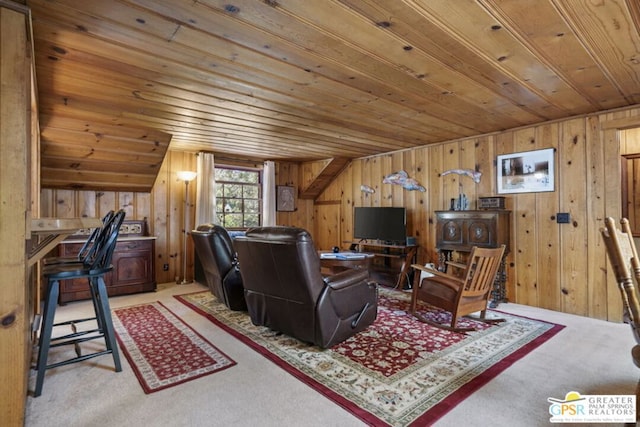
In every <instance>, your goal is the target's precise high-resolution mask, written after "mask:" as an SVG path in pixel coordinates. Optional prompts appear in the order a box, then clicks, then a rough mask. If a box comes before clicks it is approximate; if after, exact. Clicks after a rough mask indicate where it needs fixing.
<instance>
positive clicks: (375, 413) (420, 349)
mask: <svg viewBox="0 0 640 427" xmlns="http://www.w3.org/2000/svg"><path fill="white" fill-rule="evenodd" d="M176 298H177V299H178V300H180V301H182V302H183V303H184V304H186V305H188V306H189V307H192V308H193V309H194V310H196V311H197V312H199V313H200V314H202V315H204V316H206V317H207V318H208V319H210V320H211V321H212V322H214V323H215V324H217V325H219V326H220V327H221V328H223V329H225V330H226V331H228V332H229V333H231V334H232V335H234V336H235V337H237V338H238V339H240V340H241V341H242V342H244V343H245V344H247V345H249V346H250V347H251V348H253V349H254V350H256V351H257V352H259V353H260V354H262V355H264V356H265V357H267V358H269V359H270V360H271V361H273V362H274V363H276V364H277V365H278V366H280V367H282V368H283V369H285V370H287V371H288V372H289V373H291V374H292V375H294V376H295V377H297V378H298V379H300V380H301V381H303V382H305V383H306V384H308V385H310V386H311V387H313V388H314V389H316V390H317V391H319V392H320V393H323V394H324V395H325V396H327V397H328V398H330V399H332V400H333V401H334V402H336V403H338V404H339V405H341V406H343V407H344V408H345V409H347V410H349V411H350V412H351V413H353V414H354V415H356V416H357V417H359V418H360V419H362V420H363V421H365V422H366V423H368V424H370V425H376V426H379V425H391V426H409V425H421V426H422V425H430V424H432V423H434V422H435V421H436V420H437V419H439V418H440V417H442V416H443V415H444V414H445V413H447V412H448V411H450V410H451V409H452V408H453V407H455V405H457V404H458V403H460V402H461V401H462V400H463V399H465V398H466V397H468V396H469V395H470V394H471V393H473V392H474V391H476V390H478V389H479V388H480V387H481V386H482V385H484V384H486V383H487V382H489V381H490V380H491V379H492V378H495V377H496V376H497V375H498V374H499V373H501V372H502V371H504V370H505V369H506V368H508V367H509V366H510V365H511V364H513V363H514V362H515V361H517V360H518V359H521V358H522V357H524V356H525V355H527V354H528V353H529V352H531V351H532V350H534V349H535V348H536V347H538V346H540V345H541V344H542V343H544V342H545V341H547V340H549V339H550V338H551V337H553V336H554V335H555V334H557V333H558V332H559V331H560V330H561V329H562V328H564V326H561V325H556V324H551V323H546V322H542V321H539V320H533V319H528V318H523V317H518V316H513V315H510V314H507V313H502V312H496V311H490V312H489V313H488V316H494V317H500V318H503V319H506V321H505V322H503V323H499V324H494V325H489V324H487V323H482V322H478V321H474V320H471V319H467V318H463V319H461V320H460V325H461V326H465V325H469V324H473V326H474V327H477V328H478V329H477V330H476V331H474V332H470V333H468V334H467V335H464V334H460V333H456V332H450V331H446V330H443V329H440V328H436V327H433V326H430V325H427V324H425V323H422V322H419V321H417V320H416V319H415V318H414V317H413V316H412V315H410V314H409V313H408V311H409V300H410V296H409V295H408V294H407V293H404V292H400V291H394V290H389V289H385V288H381V289H380V296H379V300H378V301H379V304H378V318H377V320H376V321H375V322H374V323H373V325H371V326H370V327H369V328H368V329H366V330H365V331H363V332H361V333H359V334H357V335H355V336H353V337H351V338H350V339H348V340H346V341H344V342H343V343H341V344H338V345H336V346H334V347H332V348H331V349H327V350H322V349H320V348H318V347H316V346H311V345H309V344H305V343H302V342H300V341H298V340H296V339H293V338H291V337H288V336H286V335H282V334H278V333H275V332H274V331H271V330H269V329H268V328H265V327H257V326H254V325H253V324H252V323H251V320H250V318H249V316H248V314H247V313H243V312H234V311H230V310H228V309H227V308H226V307H225V306H224V305H223V304H221V303H219V302H218V300H217V299H216V298H215V297H214V296H213V295H212V294H211V293H210V292H208V291H205V292H197V293H194V294H188V295H180V296H176ZM419 309H420V310H421V312H422V313H423V315H425V316H426V317H428V318H431V319H438V321H444V320H446V319H447V318H450V317H449V316H450V315H449V314H448V313H445V312H442V311H438V310H436V309H434V308H433V307H429V306H427V305H422V306H420V307H419Z"/></svg>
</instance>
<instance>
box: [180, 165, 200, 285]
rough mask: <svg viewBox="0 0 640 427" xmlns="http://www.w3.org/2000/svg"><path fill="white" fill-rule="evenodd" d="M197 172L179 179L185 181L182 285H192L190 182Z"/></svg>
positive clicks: (183, 172) (182, 174)
mask: <svg viewBox="0 0 640 427" xmlns="http://www.w3.org/2000/svg"><path fill="white" fill-rule="evenodd" d="M196 175H197V173H196V172H191V171H180V172H178V179H180V180H182V181H184V241H183V245H182V282H180V284H181V285H185V284H187V283H191V282H190V281H187V234H188V230H189V182H190V181H193V180H194V179H195V177H196Z"/></svg>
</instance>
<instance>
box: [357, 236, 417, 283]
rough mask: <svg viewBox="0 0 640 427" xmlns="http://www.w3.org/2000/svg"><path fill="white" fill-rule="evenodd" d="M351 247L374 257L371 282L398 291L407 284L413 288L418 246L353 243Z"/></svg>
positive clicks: (371, 266)
mask: <svg viewBox="0 0 640 427" xmlns="http://www.w3.org/2000/svg"><path fill="white" fill-rule="evenodd" d="M348 243H351V247H352V248H353V249H355V250H357V251H359V252H367V253H371V254H373V255H374V258H373V261H372V262H371V265H370V272H371V280H372V281H374V282H376V283H379V284H381V285H386V286H392V287H396V288H398V289H400V288H402V286H403V284H404V283H405V280H406V284H407V286H411V283H412V281H411V278H410V277H409V274H410V273H411V264H412V263H415V262H416V256H417V254H418V246H416V245H408V246H405V245H385V244H381V243H380V244H379V243H366V242H359V241H353V242H348Z"/></svg>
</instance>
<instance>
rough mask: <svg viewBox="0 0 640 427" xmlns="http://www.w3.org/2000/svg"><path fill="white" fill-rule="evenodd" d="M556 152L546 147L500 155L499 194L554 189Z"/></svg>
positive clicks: (498, 164) (498, 165) (498, 166)
mask: <svg viewBox="0 0 640 427" xmlns="http://www.w3.org/2000/svg"><path fill="white" fill-rule="evenodd" d="M554 153H555V149H553V148H546V149H544V150H535V151H522V152H520V153H512V154H503V155H500V156H498V162H497V168H498V173H497V176H498V194H510V193H538V192H543V191H554V190H555V183H554V177H555V170H554V161H553V160H554Z"/></svg>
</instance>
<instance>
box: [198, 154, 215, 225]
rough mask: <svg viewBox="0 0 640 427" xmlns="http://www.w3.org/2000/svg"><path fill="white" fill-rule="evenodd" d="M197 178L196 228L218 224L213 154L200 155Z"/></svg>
mask: <svg viewBox="0 0 640 427" xmlns="http://www.w3.org/2000/svg"><path fill="white" fill-rule="evenodd" d="M197 172H198V176H197V177H196V224H195V225H196V227H197V226H198V225H201V224H209V223H214V224H217V223H218V218H217V216H216V173H215V172H216V171H215V162H214V159H213V153H198V161H197Z"/></svg>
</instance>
